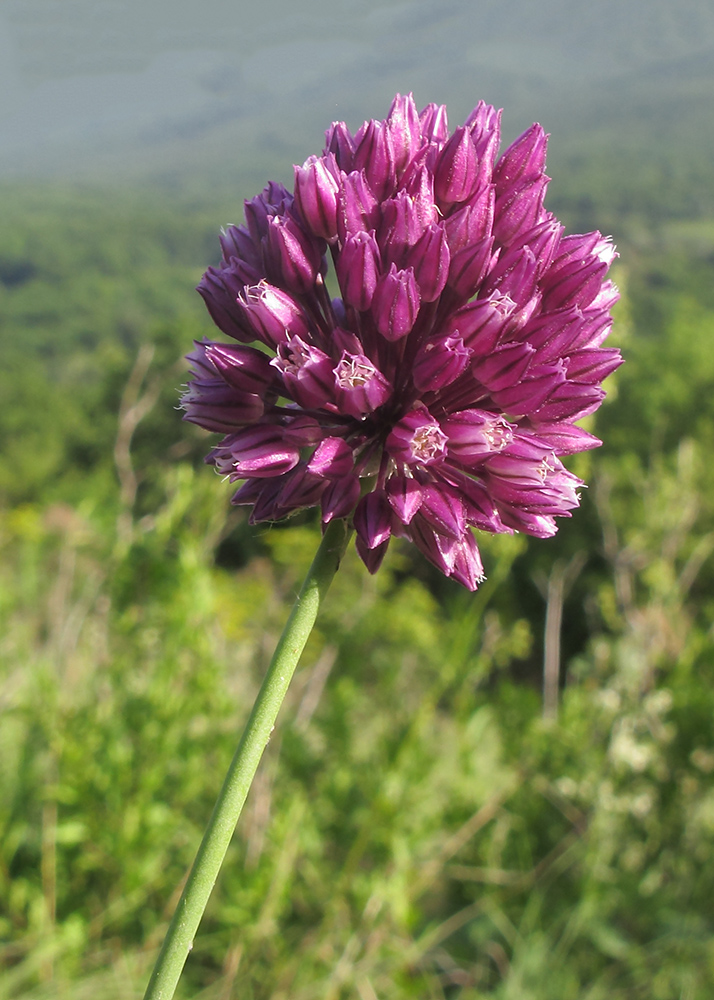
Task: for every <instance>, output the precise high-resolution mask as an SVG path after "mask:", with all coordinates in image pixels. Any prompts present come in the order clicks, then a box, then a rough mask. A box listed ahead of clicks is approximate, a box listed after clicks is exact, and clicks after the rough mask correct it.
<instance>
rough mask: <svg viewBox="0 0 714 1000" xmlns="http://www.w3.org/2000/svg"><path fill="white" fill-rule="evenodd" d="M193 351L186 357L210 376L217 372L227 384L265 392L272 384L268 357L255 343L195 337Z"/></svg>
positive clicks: (245, 390)
mask: <svg viewBox="0 0 714 1000" xmlns="http://www.w3.org/2000/svg"><path fill="white" fill-rule="evenodd" d="M194 344H195V347H196V349H195V351H192V352H191V354H187V355H186V358H187V360H188V361H190V362H191V363H192V364H194V365H197V366H199V367H200V368H202V369H203V370H204V371H205V372H207V373H208V375H209V376H210V377H211V378H215V376H216V375H220V377H221V378H222V379H223V381H224V382H226V383H227V385H230V386H233V387H234V388H236V389H240V390H242V391H243V392H255V393H265V392H266V391H267V390H268V389H269V388H271V387H274V385H275V373H274V372H273V370H272V369H271V367H270V358H269V357H268V356H267V355H265V354H263V352H262V351H258V350H256V348H255V347H245V346H242V345H241V346H240V347H238V346H236V345H234V344H218V343H210V342H206V341H199V340H195V341H194Z"/></svg>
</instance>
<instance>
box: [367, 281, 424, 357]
mask: <svg viewBox="0 0 714 1000" xmlns="http://www.w3.org/2000/svg"><path fill="white" fill-rule="evenodd" d="M420 302H421V297H420V295H419V288H418V286H417V283H416V278H415V277H414V271H413V270H412V268H410V267H409V268H407V269H406V270H405V271H398V270H397V268H396V266H395V265H394V264H392V266H391V267H390V269H389V271H388V272H387V274H385V275H383V276H382V277H381V278H380V280H379V282H378V284H377V288H376V290H375V293H374V299H373V301H372V316H373V317H374V321H375V323H376V326H377V329H378V330H379V332H380V333H381V334H382V336H383V337H386V339H387V340H392V341H394V340H400V339H401V338H402V337H406V335H407V334H408V333H409V332H410V331H411V329H412V327H413V326H414V323H415V322H416V318H417V314H418V312H419V305H420Z"/></svg>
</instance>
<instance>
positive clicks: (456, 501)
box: [419, 484, 466, 540]
mask: <svg viewBox="0 0 714 1000" xmlns="http://www.w3.org/2000/svg"><path fill="white" fill-rule="evenodd" d="M419 515H420V517H423V518H424V520H425V521H428V523H429V524H430V525H431V526H432V527H433V528H436V530H437V531H438V532H440V534H442V535H446V536H447V537H449V538H454V539H456V540H458V539H460V538H461V537H462V535H463V534H464V531H465V530H466V510H465V507H464V502H463V500H462V499H461V496H460V494H459V492H458V490H455V489H453V487H451V486H447V485H446V484H442V485H439V486H435V485H429V486H426V487H425V488H424V491H423V494H422V503H421V506H420V507H419Z"/></svg>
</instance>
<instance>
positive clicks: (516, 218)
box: [493, 174, 550, 246]
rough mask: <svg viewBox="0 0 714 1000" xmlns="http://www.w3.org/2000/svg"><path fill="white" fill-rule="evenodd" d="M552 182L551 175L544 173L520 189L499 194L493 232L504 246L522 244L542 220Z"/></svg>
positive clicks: (497, 195)
mask: <svg viewBox="0 0 714 1000" xmlns="http://www.w3.org/2000/svg"><path fill="white" fill-rule="evenodd" d="M549 181H550V178H549V177H546V176H545V174H542V175H541V176H540V177H536V178H534V179H533V180H529V181H527V182H526V183H524V184H523V185H522V186H521V187H519V188H517V189H516V190H511V189H508V190H507V191H506V192H505V193H504V194H503V195H499V194H498V193H497V194H496V217H495V220H494V224H493V232H494V235H495V237H496V239H497V240H498V242H499V243H502V244H503V245H504V246H505V245H508V244H516V243H518V241H519V240H521V239H523V238H524V236H525V234H526V233H527V232H528V231H529V230H531V229H533V227H534V226H536V225H537V224H538V223H539V222H540V221H541V218H542V215H543V202H544V201H545V190H546V188H547V187H548V183H549ZM496 190H497V192H498V189H496Z"/></svg>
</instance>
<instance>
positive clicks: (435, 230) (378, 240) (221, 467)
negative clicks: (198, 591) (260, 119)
mask: <svg viewBox="0 0 714 1000" xmlns="http://www.w3.org/2000/svg"><path fill="white" fill-rule="evenodd" d="M499 132H500V112H498V111H496V110H495V109H494V108H493V107H491V106H490V105H487V104H484V103H483V102H481V103H480V104H479V105H478V107H477V108H476V109H475V110H474V111H473V112H472V114H471V115H470V116H469V117H468V119H467V120H466V122H465V124H464V125H462V126H460V127H459V128H457V129H456V130H455V132H454V133H453V134H451V135H449V132H448V128H447V121H446V109H445V108H444V107H443V106H441V107H438V106H437V105H434V104H430V105H428V106H427V107H426V108H424V110H423V111H422V112H421V113H419V112H418V111H417V109H416V106H415V104H414V101H413V99H412V97H411V96H409V97H401V96H397V97H396V98H395V100H394V103H393V104H392V107H391V109H390V112H389V114H388V116H387V118H386V119H385V120H384V121H370V122H365V124H364V125H363V126H362V128H360V129H359V130H358V131H357V133H356V134H355V135H353V134H352V133H351V132H350V131H349V130H348V128H347V126H346V125H345V124H344V123H343V122H337V123H335V124H333V125H332V127H331V128H330V129H329V131H328V132H327V137H326V138H327V141H326V145H325V150H324V152H323V153H322V155H321V156H311V157H309V158H308V159H307V160H306V162H305V163H304V164H303V166H301V167H295V183H294V186H293V190H292V191H288V190H287V189H286V188H285V187H283V186H282V185H281V184H275V183H270V184H268V186H267V187H266V188H265V189H264V190H263V191H262V192H261V193H260V194H259V195H258V196H257V197H255V198H253V199H252V200H251V201H248V202H246V204H245V219H246V221H245V225H241V226H229V227H228V228H227V229H226V230H225V232H224V233H223V235H222V238H221V244H222V248H223V259H222V260H221V263H220V265H219V266H218V267H217V268H214V267H210V268H209V269H208V270H207V271H206V273H205V275H204V277H203V279H202V281H201V283H200V285H199V289H198V290H199V291H200V293H201V294H202V296H203V298H204V299H205V302H206V305H207V306H208V310H209V312H210V314H211V316H212V317H213V320H214V322H215V323H216V325H217V326H218V328H219V329H220V330H221V331H222V332H223V333H224V334H226V335H228V336H229V337H231V338H232V339H233V341H234V343H232V344H224V343H214V342H202V343H197V344H196V349H195V351H194V352H193V353H192V354H191V355H189V358H190V360H191V362H192V365H193V372H194V377H193V380H192V381H191V383H190V386H189V389H188V392H187V393H186V395H185V396H184V398H183V406H184V408H185V410H186V416H185V419H187V420H191V421H193V422H195V423H197V424H200V425H201V426H202V427H205V428H207V429H208V430H211V431H219V432H222V433H224V434H225V435H226V436H225V437H224V438H223V440H222V441H221V443H220V444H218V445H217V446H216V447H215V448H214V449H213V450H212V451H211V453H210V455H209V456H208V461H209V462H211V463H212V464H213V465H215V467H216V468H217V469H218V471H219V472H221V473H223V474H225V475H226V476H228V477H229V478H230V479H231V480H232V481H242V482H243V485H242V486H241V487H240V488H239V489H238V491H237V492H236V494H235V495H234V497H233V503H235V504H245V505H249V506H251V507H252V512H251V521H252V522H257V521H274V520H277V519H279V518H282V517H285V516H286V515H289V514H291V513H293V512H294V511H297V510H299V509H301V508H304V507H312V506H316V505H319V506H320V508H321V516H322V521H323V524H327V523H328V522H329V521H331V520H333V519H334V518H343V517H351V518H352V521H353V524H354V528H355V532H356V543H357V550H358V552H359V554H360V556H361V558H362V559H363V561H364V563H365V564H366V566H367V568H368V569H369V570H370V572H374V571H375V570H376V569H377V568H378V566H379V564H380V562H381V561H382V558H383V557H384V553H385V551H386V549H387V546H388V545H389V541H390V538H391V537H392V536H393V535H396V536H399V537H405V538H408V539H410V540H411V541H413V542H414V543H415V544H416V545H417V547H418V548H419V549H420V550H421V551H422V552H423V553H424V555H425V556H426V557H427V559H429V560H430V561H431V562H432V563H434V565H436V566H437V567H438V568H439V569H440V570H441V571H442V572H443V573H445V574H446V575H447V576H452V577H454V578H455V579H457V580H459V581H460V582H461V583H462V584H464V585H465V586H467V587H468V588H469V589H471V590H474V589H475V588H476V586H477V585H478V583H479V581H480V580H481V579H482V578H483V569H482V565H481V560H480V557H479V552H478V548H477V545H476V541H475V539H474V535H473V532H472V528H476V529H479V530H482V531H490V532H504V531H505V532H511V531H522V532H526V533H527V534H529V535H535V536H537V537H539V538H543V537H546V536H549V535H552V534H554V533H555V531H556V522H555V518H556V517H558V516H564V515H566V516H568V515H569V513H570V511H571V510H572V509H573V508H574V507H576V506H577V505H578V487H579V486H581V485H582V484H581V482H580V480H578V479H577V478H576V477H575V476H574V475H573V474H572V473H571V472H568V471H567V470H566V469H565V468H564V466H563V464H562V462H561V461H560V456H563V455H568V454H571V453H573V452H578V451H582V450H583V449H586V448H592V447H594V446H596V445H598V444H599V443H600V442H599V441H598V440H597V439H596V438H595V437H593V436H592V435H591V434H588V433H587V432H586V431H584V430H582V429H581V428H579V427H577V426H576V425H575V423H574V421H576V420H578V419H579V418H581V417H584V416H586V415H587V414H589V413H592V412H593V411H594V410H595V409H597V407H598V406H599V404H600V402H601V401H602V398H603V395H604V393H603V390H602V388H601V387H600V383H601V382H602V380H603V379H604V378H605V377H606V376H607V375H609V374H610V373H611V372H612V371H613V370H614V369H615V368H616V367H617V366H618V365H619V364H620V360H621V359H620V355H619V352H618V351H617V350H615V349H613V348H606V347H602V346H601V345H602V342H603V340H604V339H605V338H606V336H607V334H608V331H609V329H610V325H611V320H610V307H611V306H612V305H613V303H614V302H615V301H616V299H617V291H616V289H615V288H614V286H613V285H612V283H611V282H609V281H608V280H607V279H606V274H607V270H608V267H609V265H610V263H611V261H612V259H613V257H614V255H615V253H614V249H613V247H612V245H611V243H610V242H609V240H607V239H604V238H603V237H602V236H601V235H600V233H588V234H587V235H585V236H566V235H564V232H563V227H562V226H561V225H560V223H559V222H558V221H557V219H556V218H555V217H554V216H553V214H552V213H551V212H548V211H546V209H545V207H544V199H545V192H546V188H547V185H548V181H549V178H548V177H547V176H546V174H545V172H544V170H545V153H546V143H547V136H546V134H545V133H544V131H543V129H542V128H541V127H540V125H533V126H531V128H530V129H528V131H527V132H525V133H524V134H523V135H522V136H521V137H520V138H519V139H517V140H516V141H515V142H514V143H513V144H512V145H511V146H510V147H509V148H508V149H507V150H506V152H505V153H503V155H502V156H501V157H500V158H499V157H498V155H497V154H498V147H499ZM330 262H331V263H332V267H333V270H334V276H335V287H336V288H337V287H338V288H339V292H340V295H339V296H338V297H336V298H331V296H330V293H329V291H328V287H329V285H331V284H332V282H330V281H329V277H328V276H329V265H330ZM256 341H257V342H259V343H260V344H261V345H262V348H260V349H259V348H257V347H254V346H249V345H250V344H251V343H253V342H256ZM236 342H237V343H236ZM271 355H272V357H271Z"/></svg>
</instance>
